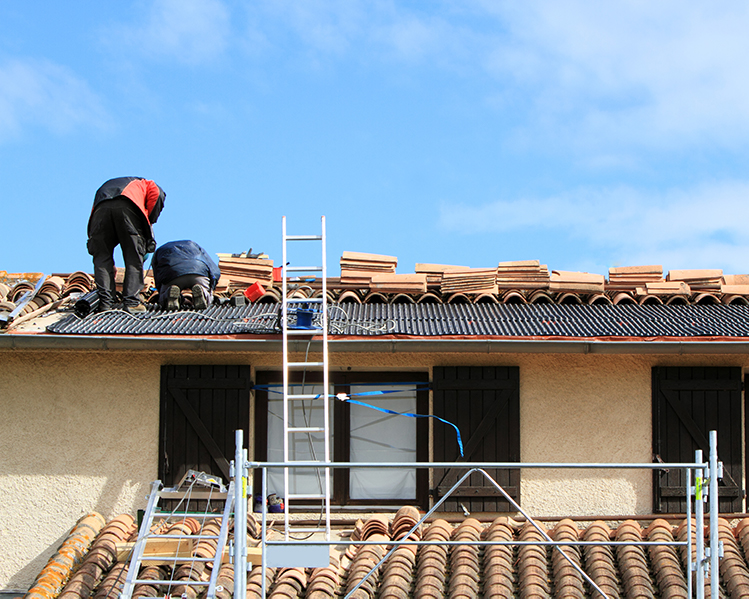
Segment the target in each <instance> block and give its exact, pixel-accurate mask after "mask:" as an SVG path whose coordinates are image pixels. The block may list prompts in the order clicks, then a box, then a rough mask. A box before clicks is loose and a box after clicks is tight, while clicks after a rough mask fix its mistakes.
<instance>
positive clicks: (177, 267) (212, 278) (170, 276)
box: [151, 240, 221, 310]
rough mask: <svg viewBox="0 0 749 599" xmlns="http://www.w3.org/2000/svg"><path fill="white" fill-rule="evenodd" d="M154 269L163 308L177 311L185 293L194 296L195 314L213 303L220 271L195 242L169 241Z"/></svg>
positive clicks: (160, 249)
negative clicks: (183, 291)
mask: <svg viewBox="0 0 749 599" xmlns="http://www.w3.org/2000/svg"><path fill="white" fill-rule="evenodd" d="M151 268H152V269H153V278H154V283H155V284H156V289H158V290H159V305H160V306H161V307H162V308H164V309H166V310H178V309H179V308H180V300H181V298H182V290H183V289H189V290H190V292H191V293H192V305H193V307H194V308H195V309H196V310H205V309H206V308H207V307H208V306H210V305H211V303H213V290H214V289H215V288H216V283H218V279H219V277H220V276H221V271H220V270H219V268H218V266H216V263H215V262H214V261H213V260H211V257H210V256H209V255H208V253H207V252H206V251H205V250H204V249H203V248H202V247H200V246H199V245H198V244H197V243H195V242H194V241H190V240H183V241H170V242H169V243H165V244H164V245H162V246H159V247H158V248H157V249H156V252H155V253H154V255H153V259H152V260H151Z"/></svg>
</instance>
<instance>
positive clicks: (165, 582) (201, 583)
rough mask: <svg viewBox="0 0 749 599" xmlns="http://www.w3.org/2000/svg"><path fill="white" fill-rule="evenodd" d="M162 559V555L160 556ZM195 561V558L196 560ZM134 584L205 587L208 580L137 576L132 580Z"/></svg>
mask: <svg viewBox="0 0 749 599" xmlns="http://www.w3.org/2000/svg"><path fill="white" fill-rule="evenodd" d="M161 559H162V560H163V559H164V558H163V557H162V558H161ZM196 561H197V560H196ZM133 582H134V583H135V584H150V585H155V586H160V585H165V586H170V587H176V586H179V585H181V584H183V585H185V586H188V587H189V586H196V587H207V586H208V583H209V581H208V580H154V579H152V578H138V579H136V580H133Z"/></svg>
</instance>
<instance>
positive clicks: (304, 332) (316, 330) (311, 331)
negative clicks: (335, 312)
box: [286, 327, 322, 337]
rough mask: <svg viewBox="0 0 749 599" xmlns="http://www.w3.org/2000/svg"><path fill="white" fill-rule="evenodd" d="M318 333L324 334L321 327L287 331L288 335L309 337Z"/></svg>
mask: <svg viewBox="0 0 749 599" xmlns="http://www.w3.org/2000/svg"><path fill="white" fill-rule="evenodd" d="M318 333H322V328H321V327H310V328H308V329H286V334H287V335H295V336H296V335H307V337H309V336H310V335H317V334H318Z"/></svg>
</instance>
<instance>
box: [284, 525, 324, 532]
mask: <svg viewBox="0 0 749 599" xmlns="http://www.w3.org/2000/svg"><path fill="white" fill-rule="evenodd" d="M288 531H289V533H290V534H294V533H309V532H328V529H327V528H319V527H317V528H311V527H308V526H305V527H293V528H292V527H289V529H288Z"/></svg>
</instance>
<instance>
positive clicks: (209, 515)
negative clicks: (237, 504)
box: [153, 512, 221, 521]
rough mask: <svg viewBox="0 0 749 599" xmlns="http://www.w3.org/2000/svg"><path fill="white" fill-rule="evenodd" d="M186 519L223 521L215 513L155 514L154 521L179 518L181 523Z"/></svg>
mask: <svg viewBox="0 0 749 599" xmlns="http://www.w3.org/2000/svg"><path fill="white" fill-rule="evenodd" d="M183 517H184V518H217V519H219V520H221V516H217V515H216V513H215V512H209V513H207V514H206V513H205V512H155V513H154V515H153V520H156V519H157V518H158V519H159V520H165V519H168V518H178V519H179V520H180V521H181V520H182V519H183Z"/></svg>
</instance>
